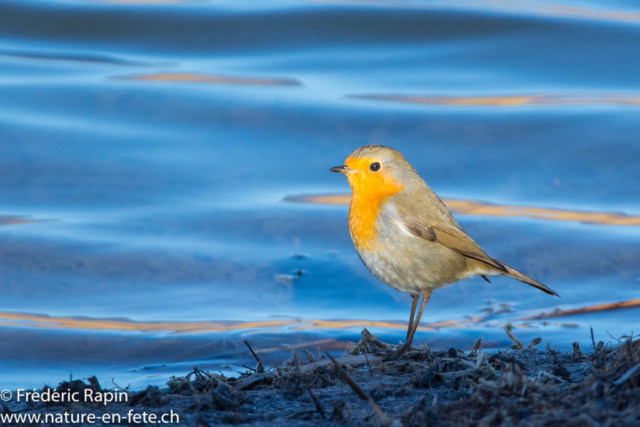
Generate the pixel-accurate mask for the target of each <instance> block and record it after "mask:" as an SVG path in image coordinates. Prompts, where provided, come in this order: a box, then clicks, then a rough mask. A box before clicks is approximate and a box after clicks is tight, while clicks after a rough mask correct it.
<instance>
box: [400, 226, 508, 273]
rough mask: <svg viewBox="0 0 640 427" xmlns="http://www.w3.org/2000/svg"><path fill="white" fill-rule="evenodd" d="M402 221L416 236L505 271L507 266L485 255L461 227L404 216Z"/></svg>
mask: <svg viewBox="0 0 640 427" xmlns="http://www.w3.org/2000/svg"><path fill="white" fill-rule="evenodd" d="M403 221H404V223H405V225H406V226H407V228H408V229H409V232H411V234H413V235H415V236H417V237H421V238H423V239H426V240H429V241H431V242H436V243H440V244H441V245H444V246H446V247H448V248H449V249H451V250H453V251H455V252H457V253H459V254H460V255H464V256H466V257H467V258H473V259H475V260H478V261H481V262H484V263H485V264H489V265H490V266H491V267H493V268H495V269H497V270H500V271H502V272H505V273H506V272H507V267H506V266H505V265H504V264H502V263H501V262H500V261H498V260H495V259H493V258H491V257H490V256H489V255H487V254H486V253H485V252H484V251H483V250H482V248H481V247H480V246H478V244H477V243H476V242H474V241H473V239H472V238H471V237H469V236H468V235H467V233H465V232H464V230H462V229H459V228H456V227H451V226H448V225H441V224H424V225H422V224H418V223H416V222H415V221H411V220H407V219H406V218H403Z"/></svg>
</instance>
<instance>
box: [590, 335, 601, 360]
mask: <svg viewBox="0 0 640 427" xmlns="http://www.w3.org/2000/svg"><path fill="white" fill-rule="evenodd" d="M591 343H592V344H593V351H594V352H595V353H596V359H598V360H600V354H599V353H598V346H596V339H595V338H594V336H593V328H591Z"/></svg>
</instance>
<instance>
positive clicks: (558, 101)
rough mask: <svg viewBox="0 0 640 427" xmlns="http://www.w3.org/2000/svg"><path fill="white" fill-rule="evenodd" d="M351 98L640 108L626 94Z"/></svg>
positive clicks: (639, 100) (638, 98) (636, 98)
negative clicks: (630, 106)
mask: <svg viewBox="0 0 640 427" xmlns="http://www.w3.org/2000/svg"><path fill="white" fill-rule="evenodd" d="M347 97H348V98H353V99H369V100H375V101H391V102H403V103H407V104H424V105H448V106H474V107H477V106H482V107H524V106H532V105H535V106H537V105H603V104H609V105H634V106H635V105H640V96H638V95H627V94H617V93H611V94H538V95H502V96H497V95H495V96H411V95H348V96H347Z"/></svg>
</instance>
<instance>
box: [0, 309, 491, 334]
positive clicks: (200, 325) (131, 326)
mask: <svg viewBox="0 0 640 427" xmlns="http://www.w3.org/2000/svg"><path fill="white" fill-rule="evenodd" d="M481 320H482V318H481V317H477V318H471V319H464V320H448V321H443V322H436V323H425V324H423V325H422V326H420V328H419V329H420V330H423V331H433V330H437V329H439V328H445V327H446V328H464V327H467V325H468V324H470V323H475V322H479V321H481ZM0 325H1V326H14V327H34V328H52V329H78V330H79V329H85V330H86V329H88V330H112V331H139V332H170V333H176V334H190V333H203V332H229V331H235V330H249V329H269V328H282V327H289V328H291V329H293V330H308V329H348V328H361V327H370V328H387V329H401V330H404V329H406V328H407V324H406V323H405V322H385V321H372V320H314V319H289V320H267V321H256V322H208V321H201V322H136V321H132V320H128V319H94V318H89V317H53V316H47V315H44V314H30V313H8V312H0Z"/></svg>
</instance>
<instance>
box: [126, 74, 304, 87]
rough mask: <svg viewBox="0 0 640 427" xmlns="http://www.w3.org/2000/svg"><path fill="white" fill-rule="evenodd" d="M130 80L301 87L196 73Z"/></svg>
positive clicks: (278, 81) (284, 81)
mask: <svg viewBox="0 0 640 427" xmlns="http://www.w3.org/2000/svg"><path fill="white" fill-rule="evenodd" d="M125 78H126V79H128V80H144V81H152V82H182V83H214V84H227V85H247V86H300V85H301V83H300V82H299V81H298V80H295V79H261V78H247V77H231V76H217V75H212V74H196V73H155V74H139V75H133V76H128V77H125Z"/></svg>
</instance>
